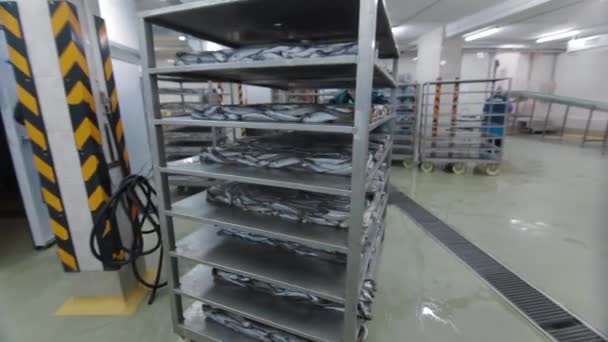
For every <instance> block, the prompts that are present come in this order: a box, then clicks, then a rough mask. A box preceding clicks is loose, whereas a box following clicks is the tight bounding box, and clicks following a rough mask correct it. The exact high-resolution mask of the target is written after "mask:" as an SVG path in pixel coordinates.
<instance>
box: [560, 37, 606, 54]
mask: <svg viewBox="0 0 608 342" xmlns="http://www.w3.org/2000/svg"><path fill="white" fill-rule="evenodd" d="M591 49H601V50H604V49H608V34H600V35H597V36H591V37H584V38H578V39H572V40H570V41H569V42H568V52H577V51H582V50H591Z"/></svg>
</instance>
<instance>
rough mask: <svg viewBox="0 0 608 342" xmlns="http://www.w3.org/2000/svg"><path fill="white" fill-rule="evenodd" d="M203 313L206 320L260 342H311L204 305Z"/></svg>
mask: <svg viewBox="0 0 608 342" xmlns="http://www.w3.org/2000/svg"><path fill="white" fill-rule="evenodd" d="M203 313H204V314H205V316H206V317H207V319H208V320H210V321H213V322H215V323H217V324H219V325H222V326H224V327H226V328H228V329H230V330H233V331H236V332H238V333H241V334H243V335H245V336H248V337H251V338H253V339H254V340H257V341H260V342H311V341H310V340H307V339H304V338H300V337H297V336H294V335H292V334H289V333H287V332H284V331H280V330H278V329H275V328H272V327H269V326H267V325H264V324H260V323H257V322H254V321H251V320H248V319H246V318H244V317H241V316H239V315H236V314H233V313H230V312H227V311H224V310H221V309H217V308H214V307H211V306H209V305H206V304H203ZM228 342H229V341H228Z"/></svg>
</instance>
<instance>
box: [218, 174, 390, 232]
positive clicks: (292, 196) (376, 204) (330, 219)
mask: <svg viewBox="0 0 608 342" xmlns="http://www.w3.org/2000/svg"><path fill="white" fill-rule="evenodd" d="M386 197H387V196H386V193H385V192H376V193H373V194H372V195H370V196H368V198H367V208H366V210H365V212H364V214H363V226H364V228H367V227H369V226H370V224H371V223H372V222H373V221H374V220H377V221H379V220H380V217H381V216H379V215H381V213H378V211H379V209H380V207H381V206H382V204H383V203H384V202H385V199H386ZM207 201H209V202H210V203H213V204H216V205H227V206H234V207H238V208H240V209H243V210H245V211H250V212H254V213H257V214H261V215H270V216H278V217H280V218H283V219H286V220H290V221H297V222H303V223H313V224H319V225H323V226H332V227H340V228H347V227H348V219H349V216H350V198H348V197H344V196H334V195H328V194H322V193H314V192H308V191H302V190H296V189H285V188H275V187H268V186H261V185H256V184H245V183H235V182H231V183H223V184H219V185H215V186H212V187H210V188H209V189H207Z"/></svg>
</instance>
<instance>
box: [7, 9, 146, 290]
mask: <svg viewBox="0 0 608 342" xmlns="http://www.w3.org/2000/svg"><path fill="white" fill-rule="evenodd" d="M61 3H64V7H61V12H56V15H55V16H54V19H53V20H52V19H51V9H52V8H53V6H57V5H60V4H61ZM71 3H72V4H73V5H75V7H73V8H75V9H76V13H71V12H70V11H69V9H68V8H67V2H61V1H55V2H53V1H51V2H48V1H47V0H19V1H17V4H18V10H19V14H20V15H19V16H20V21H21V27H22V36H23V40H24V41H25V48H26V49H27V55H28V56H29V63H30V69H31V79H32V80H33V82H35V90H36V91H35V92H34V93H36V94H37V98H35V99H34V100H33V103H36V102H37V104H38V105H39V112H40V117H41V118H42V121H43V125H42V126H43V128H42V130H43V131H41V132H34V134H38V135H40V137H41V138H40V139H41V140H43V141H44V142H45V147H48V149H45V150H44V153H47V154H50V155H52V159H53V160H54V162H53V163H51V165H50V166H49V165H48V163H47V164H45V165H42V167H41V166H40V165H41V164H37V167H38V169H39V171H40V170H41V168H42V170H45V171H47V175H52V176H53V177H49V178H52V180H53V184H55V185H56V186H57V188H58V192H57V193H55V194H51V195H47V196H46V197H45V198H46V199H47V204H49V211H50V210H51V209H52V208H50V207H51V203H50V202H52V204H53V205H54V206H55V209H57V211H58V212H59V213H60V217H61V218H64V220H65V222H64V224H62V225H59V226H58V225H57V222H52V223H51V226H53V228H54V229H55V235H56V237H57V239H58V242H60V243H64V242H66V241H68V242H70V246H72V247H73V248H72V250H69V251H65V250H61V249H58V253H59V257H60V259H61V261H62V263H63V265H64V269H65V270H66V271H67V272H68V273H67V274H66V276H67V277H69V278H70V280H71V282H72V284H73V292H72V294H73V295H74V296H76V297H95V296H122V297H124V296H126V294H127V292H128V291H129V290H130V289H131V287H132V286H133V285H134V283H135V280H134V278H133V276H132V275H131V270H130V268H129V267H122V268H121V269H119V270H111V269H108V268H107V267H104V266H103V265H102V263H101V262H100V261H98V260H97V259H95V257H94V256H93V255H92V253H91V251H90V248H89V235H90V232H91V228H92V226H93V218H94V217H95V213H96V212H97V211H98V210H99V209H100V208H101V205H102V204H103V203H104V201H107V198H108V196H109V195H111V192H112V189H111V186H112V184H118V182H119V181H120V179H121V178H122V175H121V171H120V168H119V167H112V165H110V164H111V160H110V158H109V156H110V153H109V149H110V148H111V147H110V145H109V143H110V139H111V138H110V137H108V136H107V135H106V134H105V131H106V130H105V129H104V128H105V127H106V125H108V120H107V117H106V112H105V107H104V106H103V103H104V99H103V97H108V98H109V96H107V95H108V94H105V95H103V94H104V93H105V83H104V82H105V77H104V66H103V65H102V63H101V58H100V52H99V47H98V45H97V33H96V29H95V23H94V20H93V15H99V7H98V4H97V1H90V0H72V1H71ZM55 8H57V7H55ZM66 29H70V30H72V31H71V32H66V31H65V30H66ZM60 36H61V37H63V38H65V39H68V40H69V39H76V38H77V39H79V40H78V42H79V44H80V45H79V44H75V47H72V46H68V45H64V46H63V47H61V44H62V43H61V42H60V39H63V38H59V37H60ZM70 37H71V38H70ZM74 37H75V38H74ZM65 39H64V42H65ZM65 46H68V47H67V48H66V47H65ZM60 49H61V50H62V51H60ZM76 69H77V70H76ZM86 74H88V77H87V76H86ZM30 100H31V99H30ZM75 111H81V113H82V111H89V112H88V113H89V114H87V115H89V116H88V118H90V119H91V120H89V121H92V122H85V121H86V116H85V120H83V121H82V122H76V121H75V120H76V119H75V117H78V115H77V114H78V113H76V112H75ZM90 115H92V116H90ZM94 121H97V127H94V126H95V125H94V123H95V122H94ZM32 134H33V133H32V131H30V136H32ZM40 172H41V173H42V171H40ZM97 179H99V184H95V183H92V182H95V181H97ZM106 185H108V186H106ZM42 191H43V195H45V190H44V188H43V189H42ZM49 199H50V202H49ZM51 216H52V215H51ZM107 236H108V240H105V241H98V242H99V243H100V245H102V246H103V247H102V249H103V250H104V251H103V252H104V253H111V255H112V256H113V257H115V258H118V259H120V258H121V254H122V253H124V250H123V249H122V246H124V245H129V244H130V242H131V241H132V236H130V221H129V219H128V218H127V216H126V215H121V216H120V217H118V220H117V221H116V222H112V223H111V224H109V225H108V234H107ZM60 243H58V245H61V244H60Z"/></svg>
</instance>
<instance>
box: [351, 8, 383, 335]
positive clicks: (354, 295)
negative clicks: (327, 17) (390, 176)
mask: <svg viewBox="0 0 608 342" xmlns="http://www.w3.org/2000/svg"><path fill="white" fill-rule="evenodd" d="M377 11H378V0H361V1H360V2H359V20H358V22H359V31H358V46H359V51H358V56H357V60H358V63H357V80H356V90H355V98H356V101H355V127H356V131H355V133H354V135H353V156H352V160H353V165H352V176H351V198H350V201H351V210H350V220H349V229H348V256H347V266H346V282H345V284H346V298H345V309H344V331H343V334H342V336H343V338H342V341H355V340H356V338H357V335H358V328H359V321H358V318H357V306H358V305H359V295H360V287H361V250H362V247H363V246H362V243H361V237H362V233H363V212H364V211H365V190H366V189H365V183H366V180H367V172H366V170H367V167H366V164H367V155H368V143H369V117H370V112H371V108H372V103H371V100H372V99H371V96H370V94H371V93H372V91H373V78H374V64H375V59H376V17H377Z"/></svg>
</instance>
